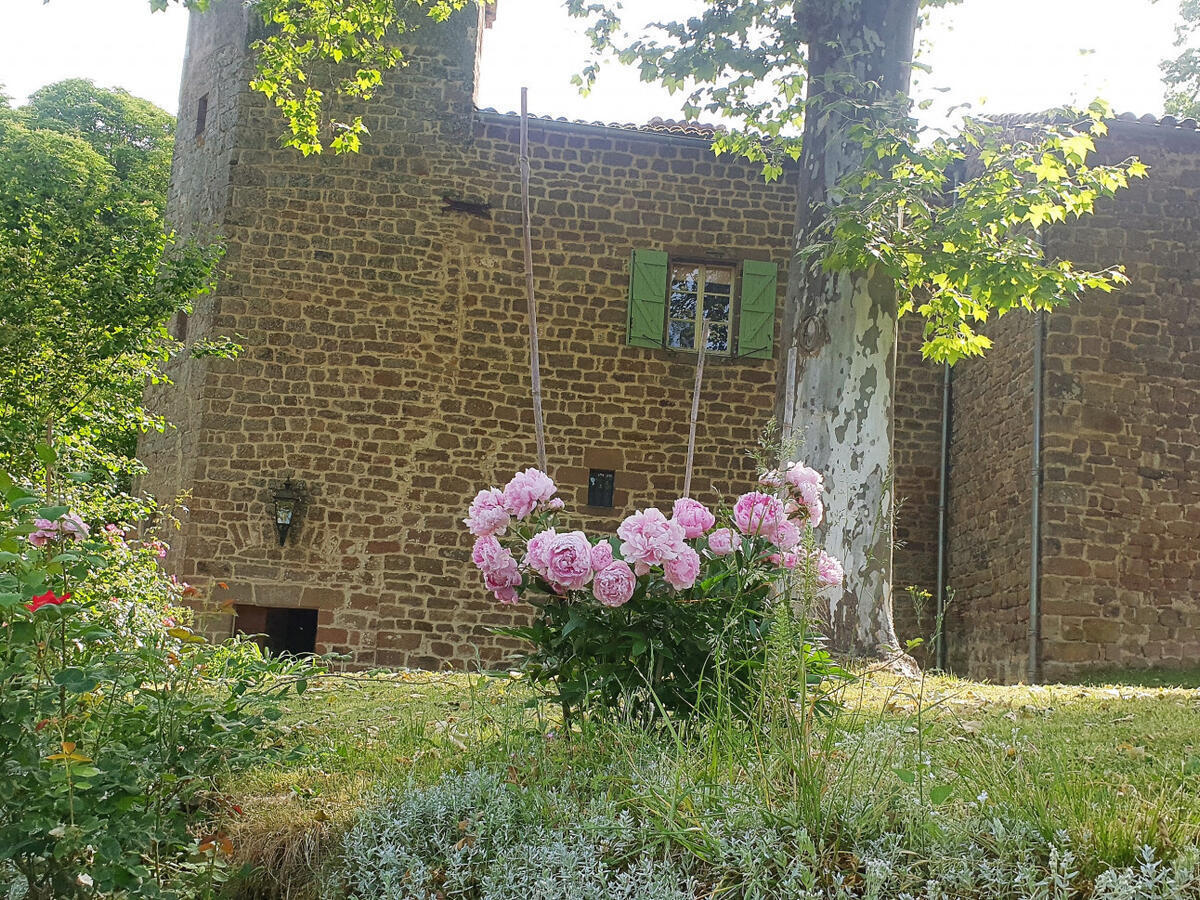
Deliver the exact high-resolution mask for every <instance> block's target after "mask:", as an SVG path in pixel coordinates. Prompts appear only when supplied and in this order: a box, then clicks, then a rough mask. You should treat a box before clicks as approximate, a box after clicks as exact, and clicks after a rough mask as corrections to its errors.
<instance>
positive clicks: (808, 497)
mask: <svg viewBox="0 0 1200 900" xmlns="http://www.w3.org/2000/svg"><path fill="white" fill-rule="evenodd" d="M796 493H797V494H799V495H800V502H801V503H803V504H804V509H805V513H806V514H807V516H808V524H809V525H811V526H812V527H813V528H817V527H818V526H819V525H820V524H821V521H822V520H823V519H824V518H825V504H823V503H822V502H821V489H820V488H819V487H816V486H815V485H812V484H802V485H800V487H799V488H797V489H796Z"/></svg>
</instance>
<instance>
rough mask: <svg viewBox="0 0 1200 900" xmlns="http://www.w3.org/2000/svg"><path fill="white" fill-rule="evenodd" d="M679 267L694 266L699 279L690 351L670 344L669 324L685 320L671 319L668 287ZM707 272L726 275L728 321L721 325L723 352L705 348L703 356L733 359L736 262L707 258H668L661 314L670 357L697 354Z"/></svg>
mask: <svg viewBox="0 0 1200 900" xmlns="http://www.w3.org/2000/svg"><path fill="white" fill-rule="evenodd" d="M679 266H695V267H696V268H697V269H698V270H699V272H700V278H699V281H698V282H697V286H696V318H695V319H693V320H692V322H693V331H692V346H691V347H676V346H674V345H673V344H672V343H671V323H672V322H685V321H687V320H686V319H679V318H676V317H674V316H672V315H671V294H672V289H671V285H672V283H673V275H674V271H675V269H676V267H679ZM706 269H725V270H727V271H728V272H729V318H728V319H725V320H724V321H723V324H724V325H725V328H726V330H727V331H726V338H725V349H724V350H712V349H710V348H708V347H705V349H704V355H705V356H719V357H721V358H723V359H735V358H736V357H737V353H736V350H735V341H736V335H737V329H736V327H735V326H736V322H737V319H738V317H739V313H740V304H741V297H740V295H739V293H738V283H737V282H738V278H739V275H738V264H737V262H736V261H732V260H728V259H714V258H706V257H692V256H678V257H677V256H674V255H672V254H670V253H668V254H667V293H666V298H665V301H666V302H665V309H664V311H663V344H662V345H663V349H664V350H670V351H671V352H673V353H699V352H700V347H699V342H700V341H699V339H700V337H701V335H702V334H703V333H704V332H703V328H704V321H705V320H704V289H703V288H704V284H705V283H706V281H707V278H706V277H705V270H706Z"/></svg>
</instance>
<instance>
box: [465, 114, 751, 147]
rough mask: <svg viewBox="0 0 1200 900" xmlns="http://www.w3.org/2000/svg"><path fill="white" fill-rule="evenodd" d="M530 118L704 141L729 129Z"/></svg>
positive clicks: (655, 122)
mask: <svg viewBox="0 0 1200 900" xmlns="http://www.w3.org/2000/svg"><path fill="white" fill-rule="evenodd" d="M479 112H482V113H489V114H491V115H496V116H505V117H508V116H511V117H512V118H514V119H518V118H520V113H515V112H506V113H502V112H500V111H499V110H497V109H495V108H493V107H487V108H486V109H481V110H479ZM529 119H530V121H534V122H556V123H558V124H562V125H581V126H584V127H588V128H614V129H617V130H619V131H637V132H641V133H642V134H669V135H673V136H675V137H686V138H694V139H696V140H703V141H712V140H713V138H715V137H716V136H717V135H718V134H723V133H725V132H726V131H727V130H728V129H727V128H726V127H725V126H724V125H713V124H711V123H708V122H687V121H675V120H674V119H663V118H661V117H658V116H655V117H654V118H653V119H651V120H650V121H649V122H646V123H645V124H642V125H638V124H635V123H633V122H588V121H586V120H584V119H568V118H566V117H565V116H559V117H557V118H556V117H554V116H533V115H531V116H530V117H529Z"/></svg>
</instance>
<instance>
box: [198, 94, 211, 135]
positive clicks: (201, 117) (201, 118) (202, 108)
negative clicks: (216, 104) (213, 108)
mask: <svg viewBox="0 0 1200 900" xmlns="http://www.w3.org/2000/svg"><path fill="white" fill-rule="evenodd" d="M207 124H208V94H205V95H204V96H203V97H201V98H200V99H199V100H197V101H196V137H197V138H200V137H203V136H204V126H205V125H207Z"/></svg>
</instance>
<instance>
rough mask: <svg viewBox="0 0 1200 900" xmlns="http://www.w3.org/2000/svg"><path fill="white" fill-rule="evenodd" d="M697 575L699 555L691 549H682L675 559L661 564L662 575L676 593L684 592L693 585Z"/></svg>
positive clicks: (698, 572) (698, 571)
mask: <svg viewBox="0 0 1200 900" xmlns="http://www.w3.org/2000/svg"><path fill="white" fill-rule="evenodd" d="M699 574H700V554H699V553H697V552H696V551H695V550H693V549H692V548H691V547H684V548H683V552H682V553H680V554H679V555H678V556H677V557H675V558H674V559H669V560H667V561H666V562H665V563H663V575H664V576H666V579H667V581H669V582H670V583H671V587H673V588H675V590H677V591H686V590H687V589H688V588H690V587H691V586H692V585H694V584H695V583H696V576H697V575H699Z"/></svg>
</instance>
